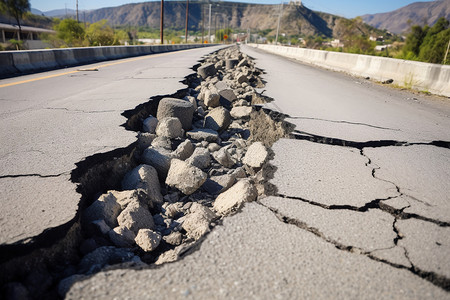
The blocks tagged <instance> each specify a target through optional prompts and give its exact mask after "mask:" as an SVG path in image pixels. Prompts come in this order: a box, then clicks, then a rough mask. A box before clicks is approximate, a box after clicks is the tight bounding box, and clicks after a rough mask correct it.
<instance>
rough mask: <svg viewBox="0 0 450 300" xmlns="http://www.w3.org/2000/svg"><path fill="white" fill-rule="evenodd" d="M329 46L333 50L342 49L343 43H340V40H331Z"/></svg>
mask: <svg viewBox="0 0 450 300" xmlns="http://www.w3.org/2000/svg"><path fill="white" fill-rule="evenodd" d="M330 44H331V47H333V48H342V47H344V43H342V42H341V41H340V40H338V39H335V40H332V41H331V42H330Z"/></svg>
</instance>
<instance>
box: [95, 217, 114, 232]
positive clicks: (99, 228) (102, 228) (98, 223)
mask: <svg viewBox="0 0 450 300" xmlns="http://www.w3.org/2000/svg"><path fill="white" fill-rule="evenodd" d="M91 224H92V227H94V228H95V229H94V230H95V234H96V235H104V234H107V233H108V232H109V231H110V230H111V227H109V226H108V224H106V222H105V220H103V219H102V220H95V221H92V222H91Z"/></svg>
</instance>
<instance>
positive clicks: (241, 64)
mask: <svg viewBox="0 0 450 300" xmlns="http://www.w3.org/2000/svg"><path fill="white" fill-rule="evenodd" d="M244 66H246V67H248V66H249V62H248V60H247V59H246V58H243V59H241V61H240V62H239V63H238V64H237V67H238V68H240V67H244Z"/></svg>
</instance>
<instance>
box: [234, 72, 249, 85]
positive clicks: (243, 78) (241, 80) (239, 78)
mask: <svg viewBox="0 0 450 300" xmlns="http://www.w3.org/2000/svg"><path fill="white" fill-rule="evenodd" d="M236 81H237V82H239V83H241V84H242V83H248V78H247V76H245V75H244V74H242V73H239V74H237V75H236Z"/></svg>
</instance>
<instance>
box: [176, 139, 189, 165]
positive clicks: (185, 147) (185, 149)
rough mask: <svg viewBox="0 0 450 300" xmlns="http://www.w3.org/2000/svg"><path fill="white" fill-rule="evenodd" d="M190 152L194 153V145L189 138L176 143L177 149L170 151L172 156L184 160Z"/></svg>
mask: <svg viewBox="0 0 450 300" xmlns="http://www.w3.org/2000/svg"><path fill="white" fill-rule="evenodd" d="M192 153H194V145H192V143H191V141H190V140H185V141H184V142H182V143H181V144H179V145H178V147H177V149H176V150H175V151H174V152H173V153H172V157H173V158H178V159H180V160H186V159H187V158H189V157H190V156H191V155H192Z"/></svg>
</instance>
